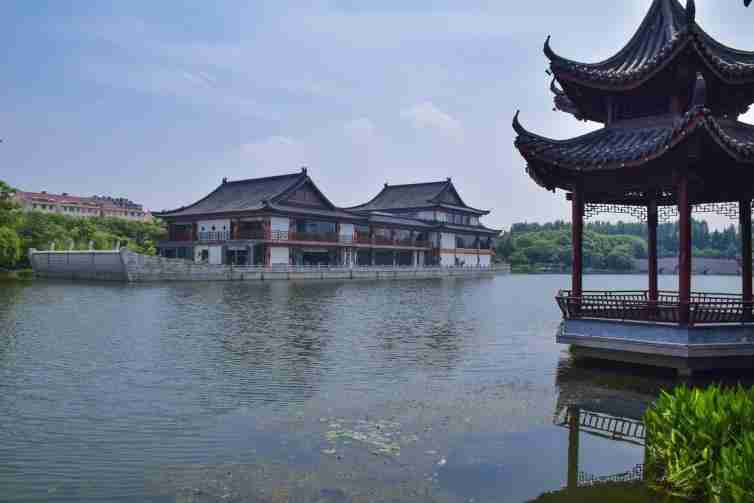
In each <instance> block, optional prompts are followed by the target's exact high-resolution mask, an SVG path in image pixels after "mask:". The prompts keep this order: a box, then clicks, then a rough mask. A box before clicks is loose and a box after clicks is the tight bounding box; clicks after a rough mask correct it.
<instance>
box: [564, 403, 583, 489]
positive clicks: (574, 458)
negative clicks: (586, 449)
mask: <svg viewBox="0 0 754 503" xmlns="http://www.w3.org/2000/svg"><path fill="white" fill-rule="evenodd" d="M580 424H581V410H580V409H579V408H578V407H576V406H572V407H568V486H567V487H568V490H569V491H575V490H576V489H578V487H579V429H580V428H579V427H580Z"/></svg>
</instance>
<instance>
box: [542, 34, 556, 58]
mask: <svg viewBox="0 0 754 503" xmlns="http://www.w3.org/2000/svg"><path fill="white" fill-rule="evenodd" d="M550 38H552V35H547V39H545V47H544V51H545V56H547V58H548V59H555V58H556V57H557V54H555V51H553V50H552V47H550Z"/></svg>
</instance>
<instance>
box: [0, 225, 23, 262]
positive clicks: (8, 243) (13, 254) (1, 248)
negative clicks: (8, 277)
mask: <svg viewBox="0 0 754 503" xmlns="http://www.w3.org/2000/svg"><path fill="white" fill-rule="evenodd" d="M20 259H21V239H20V238H19V237H18V234H16V231H14V230H13V229H11V228H9V227H0V267H2V268H5V269H11V268H13V267H15V265H16V264H17V263H18V261H19V260H20Z"/></svg>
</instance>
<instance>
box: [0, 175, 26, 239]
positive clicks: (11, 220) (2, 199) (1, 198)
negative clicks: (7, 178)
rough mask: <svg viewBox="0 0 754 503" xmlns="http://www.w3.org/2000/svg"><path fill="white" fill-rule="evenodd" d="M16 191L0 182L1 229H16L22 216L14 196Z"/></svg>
mask: <svg viewBox="0 0 754 503" xmlns="http://www.w3.org/2000/svg"><path fill="white" fill-rule="evenodd" d="M15 193H16V189H14V188H13V187H11V186H10V185H8V184H7V183H5V182H3V181H2V180H0V227H10V228H14V227H15V226H16V225H17V223H18V218H19V217H20V216H21V207H20V206H19V205H18V203H17V202H16V200H15V198H14V197H13V195H14V194H15Z"/></svg>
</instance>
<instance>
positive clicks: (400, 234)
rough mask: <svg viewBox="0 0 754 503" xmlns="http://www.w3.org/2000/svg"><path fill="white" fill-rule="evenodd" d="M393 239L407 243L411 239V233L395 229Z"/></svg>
mask: <svg viewBox="0 0 754 503" xmlns="http://www.w3.org/2000/svg"><path fill="white" fill-rule="evenodd" d="M395 239H399V240H401V241H408V240H410V239H411V231H407V230H405V229H397V230H396V231H395Z"/></svg>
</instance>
